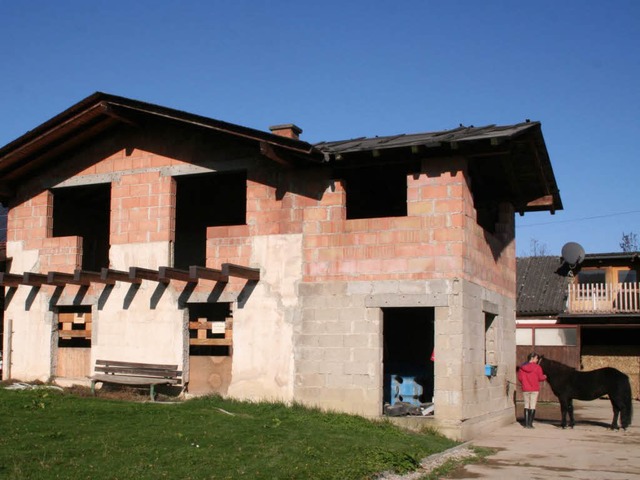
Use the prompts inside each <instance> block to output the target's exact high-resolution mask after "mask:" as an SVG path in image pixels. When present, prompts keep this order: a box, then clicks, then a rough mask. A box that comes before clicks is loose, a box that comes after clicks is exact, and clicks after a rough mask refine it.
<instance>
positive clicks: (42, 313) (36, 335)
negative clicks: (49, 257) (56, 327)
mask: <svg viewBox="0 0 640 480" xmlns="http://www.w3.org/2000/svg"><path fill="white" fill-rule="evenodd" d="M7 257H8V258H11V259H12V260H11V273H15V274H19V275H21V274H23V273H24V272H37V271H38V267H39V264H38V251H37V250H24V243H23V242H21V241H20V242H15V241H10V242H7ZM10 290H12V291H14V292H15V293H14V294H13V296H10V295H9V296H6V294H7V292H9V291H10ZM32 292H35V291H34V290H33V287H30V286H28V285H20V286H19V287H18V288H16V289H9V288H7V287H5V302H6V305H5V312H4V319H5V329H4V345H3V351H4V352H9V350H11V352H10V354H9V353H7V354H5V360H4V361H5V362H6V361H7V360H9V361H11V365H7V364H6V363H5V365H4V367H3V375H4V376H6V375H7V374H8V373H9V372H10V373H11V376H12V378H19V379H21V380H27V381H30V380H41V381H46V380H47V379H48V378H49V377H50V375H51V331H52V328H53V325H52V316H51V315H50V314H49V315H48V314H47V313H48V310H49V308H48V305H47V304H46V302H45V303H43V302H44V299H43V297H42V296H41V295H37V296H36V297H35V298H34V297H32V296H30V295H32ZM26 305H28V306H29V309H28V310H27V309H25V306H26ZM9 323H10V324H11V330H9V329H8V328H7V327H6V326H7V325H8V324H9Z"/></svg>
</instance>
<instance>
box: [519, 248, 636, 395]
mask: <svg viewBox="0 0 640 480" xmlns="http://www.w3.org/2000/svg"><path fill="white" fill-rule="evenodd" d="M517 274H518V275H517V276H518V282H517V283H518V295H517V312H516V322H517V327H518V328H517V334H516V338H517V344H518V347H517V361H518V364H520V363H522V362H524V361H525V359H526V355H527V353H528V352H530V351H531V350H534V349H535V351H537V352H539V353H541V354H543V355H547V356H549V357H550V358H554V359H555V360H558V361H561V362H563V363H566V364H568V365H571V366H572V367H575V368H578V369H584V370H593V369H596V368H601V367H605V366H610V367H615V368H618V369H619V370H621V371H623V372H625V373H626V374H627V375H629V377H630V379H631V385H632V389H633V395H634V398H638V397H639V396H640V287H639V283H638V278H639V274H640V254H639V253H638V252H631V253H602V254H587V255H586V256H585V258H584V261H582V262H581V263H579V264H578V265H577V266H576V267H575V268H573V269H571V268H569V267H568V265H566V264H565V263H563V261H562V259H561V258H559V257H523V258H518V261H517ZM541 399H542V400H550V401H551V400H555V399H556V398H555V396H554V395H553V392H551V389H550V388H549V387H548V386H545V387H544V388H543V390H542V392H541Z"/></svg>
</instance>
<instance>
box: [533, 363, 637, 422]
mask: <svg viewBox="0 0 640 480" xmlns="http://www.w3.org/2000/svg"><path fill="white" fill-rule="evenodd" d="M538 364H539V365H540V366H541V367H542V371H543V372H544V374H545V375H546V376H547V382H548V383H549V385H550V386H551V390H553V393H554V394H555V396H556V397H558V400H560V410H561V412H562V428H567V414H568V415H569V426H570V427H571V428H573V426H574V425H575V420H574V418H573V399H574V398H575V399H577V400H595V399H596V398H599V397H601V396H603V395H608V396H609V400H610V401H611V406H612V407H613V421H612V422H611V429H612V430H618V429H619V427H618V415H619V416H620V423H621V425H622V428H623V430H626V429H627V427H628V426H629V425H631V417H632V416H633V401H632V395H631V384H630V383H629V377H628V376H627V375H625V374H624V373H622V372H621V371H620V370H617V369H615V368H612V367H605V368H599V369H597V370H591V371H587V372H581V371H578V370H576V369H575V368H573V367H570V366H568V365H565V364H563V363H560V362H556V361H555V360H551V359H549V358H546V357H540V361H539V362H538Z"/></svg>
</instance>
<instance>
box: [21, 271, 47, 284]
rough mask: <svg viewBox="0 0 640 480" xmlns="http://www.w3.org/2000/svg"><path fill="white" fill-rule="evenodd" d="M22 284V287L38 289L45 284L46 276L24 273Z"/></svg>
mask: <svg viewBox="0 0 640 480" xmlns="http://www.w3.org/2000/svg"><path fill="white" fill-rule="evenodd" d="M22 283H23V284H24V285H31V286H33V287H40V286H42V284H44V283H47V276H46V275H44V274H42V273H34V272H24V275H23V281H22Z"/></svg>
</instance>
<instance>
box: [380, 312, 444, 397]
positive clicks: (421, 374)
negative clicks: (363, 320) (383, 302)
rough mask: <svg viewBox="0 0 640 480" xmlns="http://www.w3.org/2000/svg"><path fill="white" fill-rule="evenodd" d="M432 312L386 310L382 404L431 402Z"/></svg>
mask: <svg viewBox="0 0 640 480" xmlns="http://www.w3.org/2000/svg"><path fill="white" fill-rule="evenodd" d="M434 319H435V314H434V309H433V308H384V309H383V336H384V353H383V363H384V388H383V404H391V405H394V404H396V403H398V402H405V403H409V404H412V405H416V406H420V405H421V404H424V403H429V402H432V399H433V393H434V376H433V372H434V369H433V365H434V363H433V361H432V360H431V359H432V354H433V350H434V338H435V337H434Z"/></svg>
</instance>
